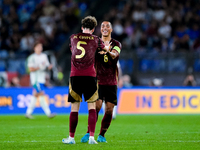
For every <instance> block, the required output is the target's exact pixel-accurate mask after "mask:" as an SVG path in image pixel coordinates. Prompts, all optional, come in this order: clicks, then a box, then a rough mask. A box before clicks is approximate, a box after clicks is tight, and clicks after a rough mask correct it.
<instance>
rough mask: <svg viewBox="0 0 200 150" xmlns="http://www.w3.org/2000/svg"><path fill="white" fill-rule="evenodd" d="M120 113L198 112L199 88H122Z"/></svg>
mask: <svg viewBox="0 0 200 150" xmlns="http://www.w3.org/2000/svg"><path fill="white" fill-rule="evenodd" d="M118 113H119V114H191V113H194V114H197V113H200V90H199V89H122V90H121V91H120V94H119V104H118Z"/></svg>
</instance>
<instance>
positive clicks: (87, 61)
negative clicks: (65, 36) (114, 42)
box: [62, 16, 109, 144]
mask: <svg viewBox="0 0 200 150" xmlns="http://www.w3.org/2000/svg"><path fill="white" fill-rule="evenodd" d="M96 26H97V21H96V18H95V17H92V16H87V17H85V18H84V19H83V20H82V28H81V29H82V33H78V34H73V35H71V37H70V49H71V53H72V55H71V73H70V80H69V98H68V101H69V102H71V113H70V117H69V137H68V138H64V139H63V140H62V142H63V143H65V144H75V140H74V135H75V130H76V126H77V123H78V111H79V107H80V102H82V94H83V95H84V98H85V101H86V102H87V103H88V111H89V116H88V125H89V136H90V137H89V144H97V142H96V141H95V140H94V132H95V127H96V100H97V99H98V91H97V81H96V71H95V67H94V63H95V53H96V50H97V49H98V48H100V49H106V50H108V49H109V47H108V46H107V47H105V45H104V43H103V41H102V40H101V39H100V38H99V37H97V36H95V35H92V33H93V32H94V29H95V27H96Z"/></svg>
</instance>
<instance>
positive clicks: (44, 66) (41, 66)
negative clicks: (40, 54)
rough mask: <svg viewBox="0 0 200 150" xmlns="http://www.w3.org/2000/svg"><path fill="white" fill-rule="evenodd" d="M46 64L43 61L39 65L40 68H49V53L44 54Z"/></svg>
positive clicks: (42, 69)
mask: <svg viewBox="0 0 200 150" xmlns="http://www.w3.org/2000/svg"><path fill="white" fill-rule="evenodd" d="M44 62H45V63H44V64H43V63H41V64H40V65H39V68H40V70H41V71H44V70H46V69H47V67H48V66H49V65H50V63H49V60H48V58H47V55H46V54H44Z"/></svg>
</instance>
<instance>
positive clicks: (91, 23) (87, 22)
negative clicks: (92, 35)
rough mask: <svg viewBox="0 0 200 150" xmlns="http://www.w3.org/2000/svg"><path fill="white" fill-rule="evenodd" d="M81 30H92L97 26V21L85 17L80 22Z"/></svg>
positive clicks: (93, 18)
mask: <svg viewBox="0 0 200 150" xmlns="http://www.w3.org/2000/svg"><path fill="white" fill-rule="evenodd" d="M81 24H82V27H83V28H88V29H90V30H92V29H94V28H95V27H96V26H97V20H96V18H95V17H93V16H87V17H85V18H84V19H82V21H81Z"/></svg>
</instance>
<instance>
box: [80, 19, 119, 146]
mask: <svg viewBox="0 0 200 150" xmlns="http://www.w3.org/2000/svg"><path fill="white" fill-rule="evenodd" d="M111 32H112V25H111V23H110V22H108V21H104V22H102V24H101V34H102V37H101V39H102V40H103V41H104V43H108V42H109V43H111V45H110V49H109V50H108V51H103V50H101V51H99V52H98V54H97V56H96V62H95V63H96V65H95V66H96V68H97V69H96V70H97V80H98V85H99V89H98V93H99V99H98V101H96V113H97V119H98V113H99V111H100V109H101V107H102V102H103V101H105V114H104V117H103V119H102V122H101V130H100V134H99V136H98V139H97V142H107V141H106V138H105V137H104V135H105V133H106V131H107V129H108V128H109V126H110V123H111V121H112V113H113V108H114V106H115V105H117V82H118V67H117V61H118V60H119V54H120V51H121V43H120V42H118V41H117V40H115V39H112V38H111ZM88 139H89V132H87V133H86V135H85V136H84V137H83V138H82V139H81V142H83V143H84V142H87V141H88Z"/></svg>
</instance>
